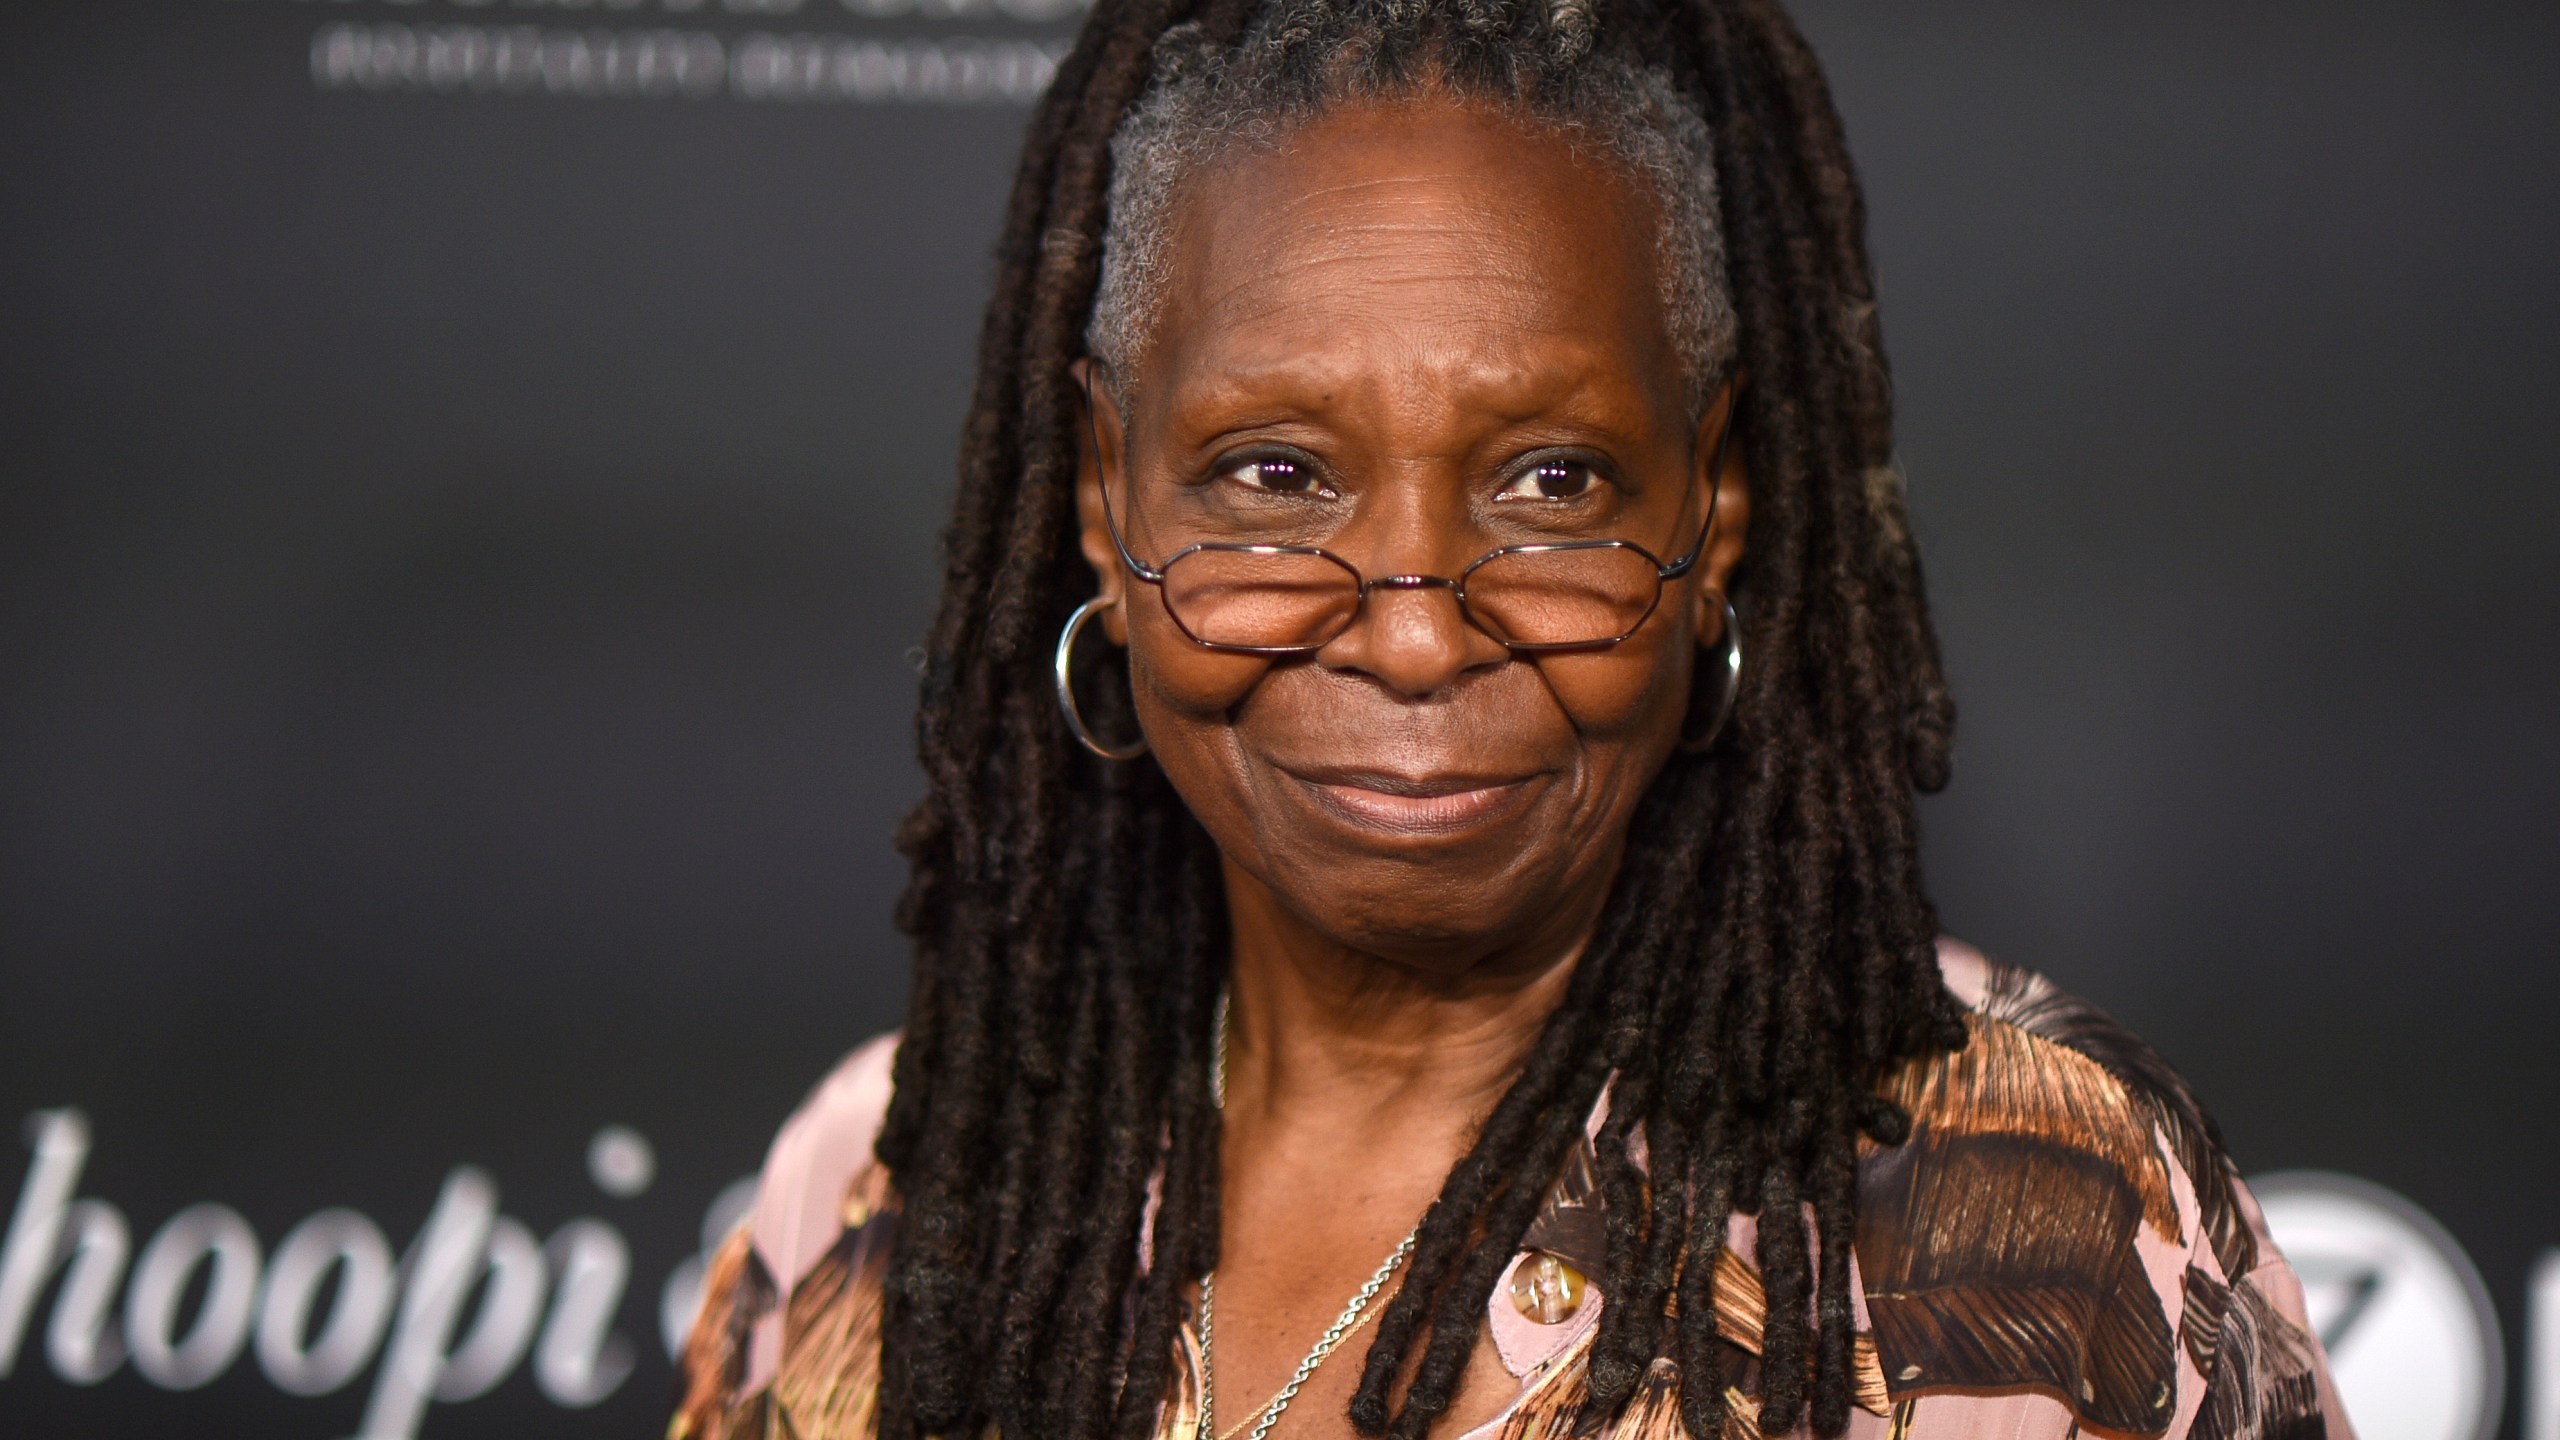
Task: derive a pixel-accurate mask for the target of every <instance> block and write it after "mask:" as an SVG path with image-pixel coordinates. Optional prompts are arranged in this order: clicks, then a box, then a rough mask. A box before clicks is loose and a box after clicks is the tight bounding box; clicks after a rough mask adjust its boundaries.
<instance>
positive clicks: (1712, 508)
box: [1094, 413, 1741, 580]
mask: <svg viewBox="0 0 2560 1440" xmlns="http://www.w3.org/2000/svg"><path fill="white" fill-rule="evenodd" d="M1740 418H1741V417H1740V416H1739V415H1736V414H1732V413H1727V414H1726V416H1725V417H1724V428H1723V429H1721V430H1718V431H1717V432H1716V453H1715V456H1714V458H1712V459H1710V460H1708V461H1707V521H1706V523H1705V524H1704V525H1701V526H1699V527H1698V539H1697V543H1695V544H1693V545H1691V546H1690V547H1689V553H1688V554H1686V555H1683V556H1681V557H1680V558H1679V559H1677V560H1674V561H1672V562H1671V563H1670V564H1668V565H1665V566H1663V567H1662V578H1663V579H1665V580H1677V579H1679V578H1680V577H1681V576H1683V575H1686V574H1688V573H1689V571H1690V569H1691V568H1692V567H1694V566H1695V565H1696V564H1697V563H1698V557H1699V556H1701V555H1704V554H1705V553H1707V537H1708V536H1710V535H1713V534H1715V533H1716V511H1717V510H1718V509H1719V508H1720V507H1721V506H1722V505H1723V503H1724V452H1725V447H1726V446H1727V445H1728V444H1730V443H1731V442H1732V440H1733V427H1734V423H1735V422H1736V421H1737V420H1739V419H1740ZM1094 444H1095V445H1096V447H1097V449H1096V452H1095V453H1096V454H1097V455H1098V454H1099V453H1100V450H1099V448H1098V447H1099V446H1100V445H1101V440H1100V439H1099V437H1097V438H1096V439H1095V441H1094ZM1105 502H1106V503H1108V497H1107V496H1106V497H1105Z"/></svg>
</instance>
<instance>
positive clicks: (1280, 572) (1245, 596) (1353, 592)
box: [1164, 549, 1360, 650]
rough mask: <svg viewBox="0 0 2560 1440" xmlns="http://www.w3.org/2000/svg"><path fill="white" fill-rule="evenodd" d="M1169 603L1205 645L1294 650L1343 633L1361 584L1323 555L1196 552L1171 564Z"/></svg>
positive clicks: (1167, 583) (1167, 576) (1168, 568)
mask: <svg viewBox="0 0 2560 1440" xmlns="http://www.w3.org/2000/svg"><path fill="white" fill-rule="evenodd" d="M1164 602H1165V605H1166V606H1167V607H1168V608H1169V609H1171V610H1172V611H1173V618H1174V620H1175V621H1176V622H1178V623H1179V624H1180V625H1181V626H1182V628H1183V629H1184V630H1186V631H1188V632H1190V635H1191V638H1192V639H1194V640H1197V641H1200V642H1201V643H1202V644H1205V645H1227V646H1233V647H1235V648H1237V649H1240V650H1293V649H1301V648H1311V647H1314V646H1318V645H1322V644H1324V643H1325V642H1326V641H1329V640H1331V639H1332V638H1333V637H1335V636H1336V635H1339V634H1341V633H1342V632H1343V629H1344V627H1346V626H1348V625H1349V624H1350V623H1351V617H1352V615H1353V614H1354V613H1355V612H1357V611H1358V610H1359V608H1360V581H1359V578H1358V577H1357V576H1355V575H1354V574H1352V572H1351V571H1350V570H1348V569H1346V568H1344V566H1343V565H1342V564H1341V563H1340V562H1339V561H1336V560H1333V559H1331V558H1330V557H1328V556H1323V555H1292V554H1286V553H1282V554H1271V553H1267V552H1262V551H1255V550H1218V549H1210V550H1194V551H1192V552H1191V553H1189V554H1187V555H1184V556H1182V557H1181V558H1180V559H1178V560H1175V561H1174V562H1173V563H1172V564H1170V565H1167V566H1166V567H1165V572H1164Z"/></svg>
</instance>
